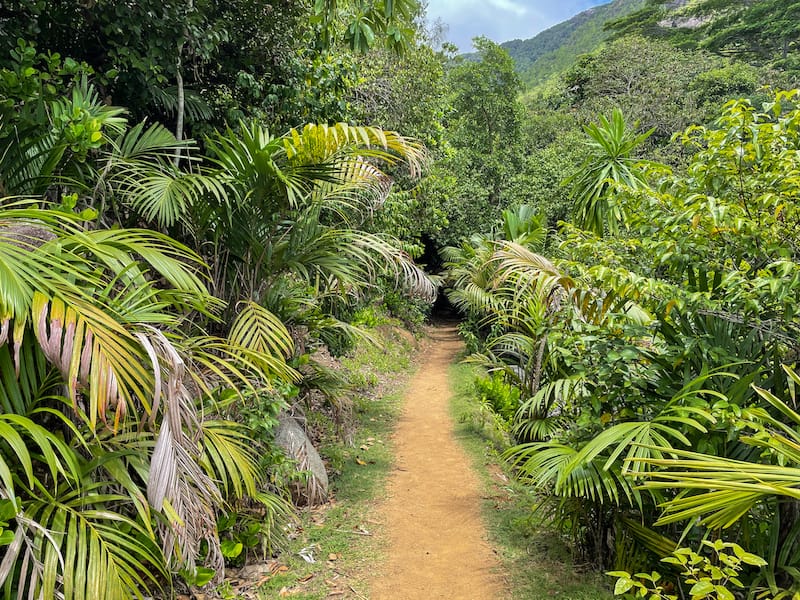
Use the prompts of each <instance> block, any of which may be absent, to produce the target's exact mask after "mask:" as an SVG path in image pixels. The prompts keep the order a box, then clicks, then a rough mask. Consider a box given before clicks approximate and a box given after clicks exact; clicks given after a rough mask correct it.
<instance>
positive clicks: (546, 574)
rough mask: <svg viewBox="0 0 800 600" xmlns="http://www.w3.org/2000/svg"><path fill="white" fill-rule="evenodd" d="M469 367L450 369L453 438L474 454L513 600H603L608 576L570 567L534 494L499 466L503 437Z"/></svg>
mask: <svg viewBox="0 0 800 600" xmlns="http://www.w3.org/2000/svg"><path fill="white" fill-rule="evenodd" d="M477 373H478V371H477V370H476V368H475V367H474V366H471V365H463V364H460V365H454V366H453V367H452V368H451V372H450V375H451V381H452V385H453V391H454V396H453V401H452V403H451V411H452V413H451V414H452V415H453V418H454V420H455V421H456V436H457V437H458V439H459V440H460V442H461V443H462V444H463V447H464V448H465V450H466V451H467V453H468V454H469V456H470V457H471V458H472V461H473V464H474V467H475V469H476V471H477V472H478V473H479V475H480V476H481V479H482V482H483V485H484V493H483V497H484V505H483V515H484V521H485V523H486V525H487V527H488V529H489V534H490V537H491V540H492V543H493V544H494V546H495V548H497V550H498V553H499V557H500V560H501V561H502V563H503V566H504V568H505V571H506V573H508V577H509V584H510V586H511V588H512V591H511V594H510V597H511V598H513V599H514V600H545V599H547V600H550V599H552V598H559V599H561V600H605V599H611V598H613V595H612V593H611V591H610V589H609V588H608V585H609V583H610V581H611V580H610V579H607V580H605V581H604V578H603V577H602V576H601V575H596V574H594V573H587V572H581V571H580V570H578V569H576V568H574V567H573V566H571V560H570V551H569V548H568V547H567V545H566V543H565V542H564V541H563V540H562V539H561V538H560V536H559V535H558V533H557V532H554V531H552V529H550V528H548V527H547V525H546V524H545V523H542V522H541V520H540V519H539V518H538V517H537V515H535V514H534V513H533V512H532V508H533V506H534V505H535V503H536V500H535V498H534V497H533V495H532V494H531V493H530V491H528V490H526V489H525V488H524V487H523V486H522V485H520V484H519V483H517V482H515V481H513V479H511V478H510V477H509V476H508V473H507V472H505V471H504V470H503V468H502V467H499V466H498V465H499V464H501V461H500V460H499V458H498V448H499V447H501V446H502V444H503V443H504V440H503V435H502V434H501V433H500V432H498V430H497V428H496V427H495V426H494V422H493V419H492V416H491V414H489V413H488V411H486V410H485V409H482V407H479V406H478V405H477V404H476V403H475V401H474V394H473V380H474V379H475V376H476V374H477Z"/></svg>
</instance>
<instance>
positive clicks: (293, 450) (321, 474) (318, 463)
mask: <svg viewBox="0 0 800 600" xmlns="http://www.w3.org/2000/svg"><path fill="white" fill-rule="evenodd" d="M275 444H276V445H277V446H278V447H279V448H281V449H282V450H283V452H284V453H285V454H286V456H287V457H289V458H291V459H292V460H294V461H295V464H296V466H297V470H298V471H305V472H306V473H307V474H308V475H307V477H306V481H305V482H304V483H298V484H296V485H295V486H293V489H292V496H293V497H294V501H295V502H296V503H298V504H306V505H309V506H313V505H315V504H322V503H323V502H325V501H326V500H327V499H328V473H327V472H326V471H325V464H324V463H323V462H322V459H321V458H320V456H319V452H317V449H316V448H314V445H313V444H312V443H311V440H309V439H308V436H307V435H306V432H305V431H304V430H303V427H302V426H301V425H300V423H298V422H297V419H295V418H294V417H292V416H291V415H289V414H287V413H285V412H282V413H281V414H279V415H278V427H277V428H276V429H275Z"/></svg>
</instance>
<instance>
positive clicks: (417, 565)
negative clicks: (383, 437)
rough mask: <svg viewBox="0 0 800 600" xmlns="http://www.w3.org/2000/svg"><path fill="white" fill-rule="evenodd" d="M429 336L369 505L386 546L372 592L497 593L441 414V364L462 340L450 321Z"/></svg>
mask: <svg viewBox="0 0 800 600" xmlns="http://www.w3.org/2000/svg"><path fill="white" fill-rule="evenodd" d="M431 334H432V341H431V342H430V344H429V345H428V346H427V348H426V349H425V350H423V352H424V355H423V357H422V365H421V366H420V369H419V371H418V373H417V374H416V376H415V377H414V379H413V380H412V382H411V385H410V386H409V390H408V393H407V396H406V402H405V406H404V409H403V415H402V417H401V419H400V422H399V424H398V427H397V431H396V433H395V436H394V437H395V448H396V466H395V470H394V471H393V473H392V475H391V476H390V478H389V482H388V497H387V499H386V501H385V502H383V503H382V504H381V505H380V506H378V508H377V511H376V514H377V515H379V517H378V518H379V519H380V520H381V521H382V522H383V523H384V525H385V527H384V531H385V535H386V536H387V541H388V548H387V551H386V560H385V563H384V564H383V565H382V566H380V567H379V568H378V571H377V573H376V574H375V576H374V577H373V581H372V584H371V587H372V590H373V593H372V596H371V598H372V600H415V599H420V600H421V599H425V600H428V599H435V598H447V599H448V600H494V599H495V598H502V597H503V596H504V594H503V590H502V586H501V581H500V577H499V575H498V572H499V567H498V564H497V561H496V559H495V556H494V554H493V552H492V550H491V548H490V547H489V545H488V544H487V542H486V531H485V529H484V525H483V523H482V521H481V518H480V505H481V496H480V484H479V481H478V478H477V476H476V475H475V473H473V472H472V471H471V469H470V460H469V458H468V457H467V456H466V455H465V454H464V451H463V450H462V449H461V447H459V445H458V443H457V441H456V440H455V439H454V431H453V422H452V420H451V418H450V415H449V412H448V403H449V399H450V396H451V390H450V384H449V381H448V367H449V366H450V365H451V364H452V362H453V361H454V360H455V357H456V354H457V353H458V351H459V350H460V348H461V343H460V341H459V339H458V335H457V333H456V330H455V328H454V327H452V326H440V327H437V328H435V329H434V330H433V331H432V332H431Z"/></svg>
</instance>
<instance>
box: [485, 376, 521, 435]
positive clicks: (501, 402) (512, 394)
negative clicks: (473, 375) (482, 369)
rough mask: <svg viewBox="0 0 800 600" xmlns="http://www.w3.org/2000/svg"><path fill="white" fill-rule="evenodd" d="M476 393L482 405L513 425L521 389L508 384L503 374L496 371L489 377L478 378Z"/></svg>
mask: <svg viewBox="0 0 800 600" xmlns="http://www.w3.org/2000/svg"><path fill="white" fill-rule="evenodd" d="M475 391H476V393H477V395H478V398H479V400H480V401H481V403H483V404H486V405H487V406H488V407H489V408H491V409H492V412H494V413H495V414H497V415H499V416H500V417H502V418H503V420H504V421H506V423H507V424H509V425H510V424H511V422H512V421H513V419H514V414H515V413H516V412H517V408H519V389H518V388H516V387H514V386H512V385H510V384H509V383H506V381H505V378H504V377H503V375H502V373H499V372H497V371H495V372H494V373H492V374H491V375H489V376H488V377H479V378H477V379H476V380H475Z"/></svg>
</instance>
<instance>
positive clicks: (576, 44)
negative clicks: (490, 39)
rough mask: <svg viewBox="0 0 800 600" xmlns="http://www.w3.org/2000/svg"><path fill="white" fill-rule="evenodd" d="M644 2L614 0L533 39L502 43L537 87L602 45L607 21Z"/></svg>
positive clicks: (526, 78)
mask: <svg viewBox="0 0 800 600" xmlns="http://www.w3.org/2000/svg"><path fill="white" fill-rule="evenodd" d="M645 3H646V0H614V1H613V2H610V3H608V4H602V5H600V6H596V7H594V8H590V9H588V10H585V11H583V12H582V13H579V14H577V15H575V16H574V17H572V18H571V19H569V20H567V21H564V22H563V23H559V24H558V25H555V26H553V27H551V28H550V29H546V30H545V31H542V32H541V33H539V34H538V35H536V36H535V37H532V38H530V39H527V40H511V41H509V42H504V43H503V44H500V45H501V46H502V47H503V48H505V50H506V51H507V52H508V53H509V54H510V55H511V58H513V59H514V63H515V64H516V67H517V72H518V73H519V74H520V77H522V80H523V81H524V82H525V85H526V86H527V87H528V88H532V87H536V86H538V85H540V84H542V83H544V82H545V81H546V80H547V79H548V78H549V77H550V76H551V75H553V74H554V73H559V72H561V71H563V70H565V69H567V68H568V67H569V66H570V65H571V64H572V63H573V62H574V61H575V58H576V57H577V56H578V55H580V54H586V53H588V52H592V51H593V50H595V49H596V48H597V47H598V46H600V44H602V43H603V41H604V40H606V39H607V38H608V36H609V33H608V32H607V31H604V30H603V25H604V24H605V23H606V22H607V21H611V20H613V19H619V18H620V17H624V16H626V15H629V14H631V13H633V12H635V11H637V10H639V9H640V8H642V7H643V6H644V5H645Z"/></svg>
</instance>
